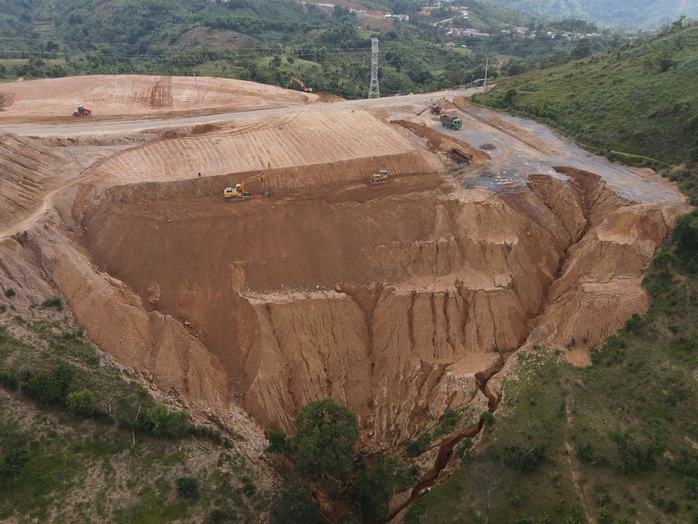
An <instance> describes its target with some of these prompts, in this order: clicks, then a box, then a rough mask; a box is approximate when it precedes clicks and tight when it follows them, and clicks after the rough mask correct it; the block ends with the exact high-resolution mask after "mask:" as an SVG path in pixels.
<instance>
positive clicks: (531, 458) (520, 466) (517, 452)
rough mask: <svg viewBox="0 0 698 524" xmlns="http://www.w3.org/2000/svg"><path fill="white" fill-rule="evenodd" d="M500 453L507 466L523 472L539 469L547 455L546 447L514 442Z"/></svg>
mask: <svg viewBox="0 0 698 524" xmlns="http://www.w3.org/2000/svg"><path fill="white" fill-rule="evenodd" d="M498 455H499V457H500V458H501V459H502V462H504V464H506V465H507V466H509V467H512V468H514V469H516V470H518V471H520V472H522V473H530V472H532V471H535V470H536V469H538V466H539V465H540V463H541V461H542V460H543V458H544V456H545V448H544V447H543V446H522V445H520V444H513V445H511V446H506V447H505V448H504V449H502V450H500V451H499V453H498Z"/></svg>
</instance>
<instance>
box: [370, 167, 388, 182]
mask: <svg viewBox="0 0 698 524" xmlns="http://www.w3.org/2000/svg"><path fill="white" fill-rule="evenodd" d="M368 183H369V184H371V185H372V186H376V185H378V184H387V183H388V171H387V170H386V169H381V170H380V171H378V173H374V174H372V175H371V176H370V177H369V179H368Z"/></svg>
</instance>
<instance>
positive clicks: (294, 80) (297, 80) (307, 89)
mask: <svg viewBox="0 0 698 524" xmlns="http://www.w3.org/2000/svg"><path fill="white" fill-rule="evenodd" d="M294 83H296V84H298V85H299V86H300V88H301V90H303V91H305V92H306V93H312V92H313V88H312V87H305V84H304V83H303V80H301V79H300V78H298V77H297V76H292V77H291V79H290V80H289V81H288V85H287V86H286V89H291V86H292V85H293V84H294Z"/></svg>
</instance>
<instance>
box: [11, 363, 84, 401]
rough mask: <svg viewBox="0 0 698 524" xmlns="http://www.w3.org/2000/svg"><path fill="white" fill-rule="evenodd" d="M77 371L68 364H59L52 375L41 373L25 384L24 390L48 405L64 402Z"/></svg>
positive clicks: (23, 384)
mask: <svg viewBox="0 0 698 524" xmlns="http://www.w3.org/2000/svg"><path fill="white" fill-rule="evenodd" d="M74 374H75V370H74V369H73V368H72V367H70V366H69V365H67V364H63V363H61V364H58V366H56V368H55V369H54V370H53V371H52V372H51V373H44V372H39V373H37V374H36V375H34V377H32V378H31V380H30V381H29V382H23V383H22V384H21V386H23V390H24V391H25V392H26V393H27V394H28V395H30V396H32V397H34V398H37V399H39V400H40V401H41V402H44V403H46V404H53V403H59V402H61V403H62V402H63V401H64V400H65V397H66V394H67V393H68V388H69V387H70V383H71V382H72V380H73V375H74Z"/></svg>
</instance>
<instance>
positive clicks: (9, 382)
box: [0, 372, 18, 389]
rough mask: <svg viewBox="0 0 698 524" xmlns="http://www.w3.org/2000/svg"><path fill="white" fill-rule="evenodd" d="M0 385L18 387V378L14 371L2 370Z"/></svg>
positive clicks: (9, 387) (11, 387) (8, 387)
mask: <svg viewBox="0 0 698 524" xmlns="http://www.w3.org/2000/svg"><path fill="white" fill-rule="evenodd" d="M0 385H2V386H4V387H6V388H7V389H17V386H18V384H17V378H15V376H14V375H13V374H12V372H7V373H5V372H0Z"/></svg>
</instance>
